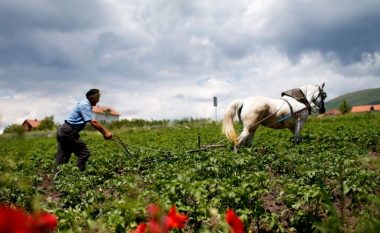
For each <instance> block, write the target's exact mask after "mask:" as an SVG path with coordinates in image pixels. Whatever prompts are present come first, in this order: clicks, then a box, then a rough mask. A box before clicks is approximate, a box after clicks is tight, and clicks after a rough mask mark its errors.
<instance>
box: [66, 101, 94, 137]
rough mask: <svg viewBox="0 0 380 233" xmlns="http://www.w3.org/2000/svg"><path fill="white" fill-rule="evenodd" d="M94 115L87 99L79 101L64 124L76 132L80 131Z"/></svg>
mask: <svg viewBox="0 0 380 233" xmlns="http://www.w3.org/2000/svg"><path fill="white" fill-rule="evenodd" d="M94 119H95V115H94V113H93V112H92V105H91V103H90V101H89V100H88V99H85V100H82V101H80V102H79V103H78V104H77V105H76V106H75V107H74V109H73V110H72V111H71V113H70V114H69V115H68V116H67V118H66V122H67V123H69V124H70V125H71V126H73V127H74V128H75V129H76V130H78V131H81V130H82V129H83V128H84V127H85V126H86V123H87V122H89V121H91V120H94Z"/></svg>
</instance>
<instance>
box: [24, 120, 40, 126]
mask: <svg viewBox="0 0 380 233" xmlns="http://www.w3.org/2000/svg"><path fill="white" fill-rule="evenodd" d="M26 124H27V125H28V126H30V127H31V128H37V127H38V126H40V124H41V121H39V120H37V119H26V120H25V121H24V122H23V123H22V125H24V126H25V125H26Z"/></svg>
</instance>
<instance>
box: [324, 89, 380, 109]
mask: <svg viewBox="0 0 380 233" xmlns="http://www.w3.org/2000/svg"><path fill="white" fill-rule="evenodd" d="M343 100H346V101H347V103H348V104H349V105H351V106H355V105H366V104H380V88H374V89H366V90H361V91H356V92H351V93H348V94H344V95H341V96H338V97H336V98H334V99H332V100H329V101H327V102H326V105H325V107H326V110H327V111H329V110H331V109H334V108H336V109H339V106H340V105H341V104H342V102H343Z"/></svg>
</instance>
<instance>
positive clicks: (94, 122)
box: [90, 120, 112, 139]
mask: <svg viewBox="0 0 380 233" xmlns="http://www.w3.org/2000/svg"><path fill="white" fill-rule="evenodd" d="M90 124H91V125H92V127H94V128H95V129H97V130H98V131H99V132H100V133H102V134H103V137H104V139H111V138H112V132H111V131H109V130H108V129H106V128H105V127H104V126H103V125H102V124H101V123H100V122H99V121H97V120H91V121H90Z"/></svg>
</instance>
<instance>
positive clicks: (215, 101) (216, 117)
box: [214, 96, 218, 121]
mask: <svg viewBox="0 0 380 233" xmlns="http://www.w3.org/2000/svg"><path fill="white" fill-rule="evenodd" d="M217 107H218V97H216V96H214V108H215V121H218V111H217Z"/></svg>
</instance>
